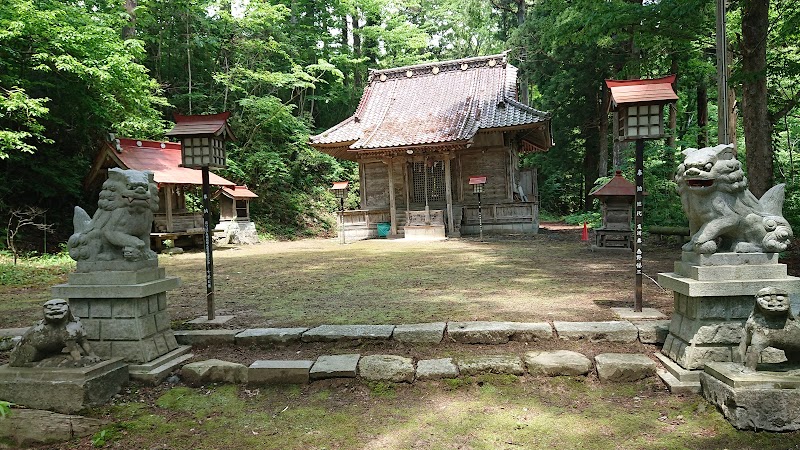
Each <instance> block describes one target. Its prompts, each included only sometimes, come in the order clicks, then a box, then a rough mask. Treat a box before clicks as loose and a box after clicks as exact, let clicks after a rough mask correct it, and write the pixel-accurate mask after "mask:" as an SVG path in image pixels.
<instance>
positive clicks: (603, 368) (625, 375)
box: [594, 353, 656, 382]
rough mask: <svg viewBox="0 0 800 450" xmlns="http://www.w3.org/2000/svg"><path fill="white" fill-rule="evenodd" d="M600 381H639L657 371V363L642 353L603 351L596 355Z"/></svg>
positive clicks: (595, 359)
mask: <svg viewBox="0 0 800 450" xmlns="http://www.w3.org/2000/svg"><path fill="white" fill-rule="evenodd" d="M594 361H595V367H596V368H597V376H598V378H600V381H604V382H605V381H610V382H622V381H637V380H641V379H644V378H647V377H649V376H651V375H655V373H656V363H655V361H653V360H652V359H650V358H648V357H647V356H645V355H642V354H636V353H602V354H599V355H597V356H595V357H594Z"/></svg>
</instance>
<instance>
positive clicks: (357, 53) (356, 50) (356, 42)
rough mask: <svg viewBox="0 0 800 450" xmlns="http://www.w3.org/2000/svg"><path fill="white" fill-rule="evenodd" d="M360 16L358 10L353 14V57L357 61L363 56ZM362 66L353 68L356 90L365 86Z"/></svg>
mask: <svg viewBox="0 0 800 450" xmlns="http://www.w3.org/2000/svg"><path fill="white" fill-rule="evenodd" d="M360 15H361V14H359V12H358V10H356V13H355V14H353V56H354V57H355V58H356V59H360V58H361V55H362V51H361V32H360V30H361V23H360V22H359V20H361V19H360V18H359V16H360ZM360 66H361V64H358V65H356V66H355V67H354V68H353V85H354V86H355V87H356V89H359V88H361V87H362V86H364V78H363V76H362V73H361V70H360Z"/></svg>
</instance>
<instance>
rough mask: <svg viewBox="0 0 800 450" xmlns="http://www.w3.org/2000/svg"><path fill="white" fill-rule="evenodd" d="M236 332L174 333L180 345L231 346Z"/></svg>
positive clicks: (191, 331)
mask: <svg viewBox="0 0 800 450" xmlns="http://www.w3.org/2000/svg"><path fill="white" fill-rule="evenodd" d="M241 332H242V330H241V329H237V330H177V331H174V332H173V334H174V335H175V339H176V340H177V341H178V343H179V344H181V345H233V344H234V343H235V342H236V335H237V334H239V333H241Z"/></svg>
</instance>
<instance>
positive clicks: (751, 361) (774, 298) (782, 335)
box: [739, 287, 800, 370]
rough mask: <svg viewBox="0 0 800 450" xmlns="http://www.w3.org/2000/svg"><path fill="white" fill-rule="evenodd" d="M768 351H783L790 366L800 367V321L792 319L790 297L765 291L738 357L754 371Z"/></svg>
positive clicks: (747, 326)
mask: <svg viewBox="0 0 800 450" xmlns="http://www.w3.org/2000/svg"><path fill="white" fill-rule="evenodd" d="M767 347H774V348H777V349H781V350H783V352H784V353H785V354H786V359H787V360H788V361H789V362H790V363H800V320H798V319H797V317H795V316H794V315H792V310H791V305H790V304H789V294H788V293H787V292H786V291H783V290H781V289H777V288H774V287H766V288H764V289H761V290H760V291H758V293H757V294H756V302H755V306H754V307H753V312H752V313H751V314H750V317H749V318H748V319H747V322H745V325H744V331H743V332H742V341H741V343H740V344H739V357H740V358H741V361H742V362H743V363H744V365H745V367H747V368H748V369H753V370H755V368H756V365H757V364H758V360H759V359H760V357H761V352H762V351H764V349H765V348H767Z"/></svg>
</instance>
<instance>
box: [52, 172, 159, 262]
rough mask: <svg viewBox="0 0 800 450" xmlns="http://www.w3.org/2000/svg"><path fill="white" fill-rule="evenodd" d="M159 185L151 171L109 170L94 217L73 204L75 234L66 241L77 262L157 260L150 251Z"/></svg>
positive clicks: (70, 253)
mask: <svg viewBox="0 0 800 450" xmlns="http://www.w3.org/2000/svg"><path fill="white" fill-rule="evenodd" d="M156 211H158V187H157V186H156V184H155V182H154V181H153V174H152V172H140V171H138V170H123V169H118V168H112V169H109V170H108V180H106V181H105V182H104V183H103V189H102V191H101V192H100V199H99V201H98V202H97V211H96V212H95V214H94V217H91V218H90V217H89V214H87V213H86V211H84V210H83V208H81V207H80V206H76V207H75V215H74V217H73V224H74V226H75V234H73V235H72V236H71V237H70V238H69V241H68V242H67V248H68V249H69V255H70V256H71V257H72V259H74V260H76V261H118V260H125V261H141V260H149V259H156V258H157V256H156V253H155V252H153V251H152V250H150V230H151V228H152V225H153V213H154V212H156Z"/></svg>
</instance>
